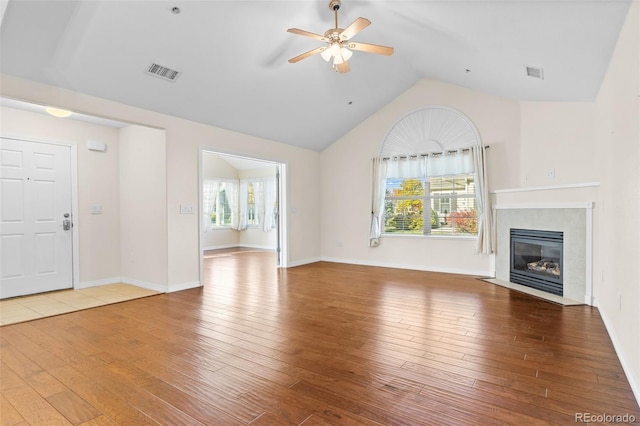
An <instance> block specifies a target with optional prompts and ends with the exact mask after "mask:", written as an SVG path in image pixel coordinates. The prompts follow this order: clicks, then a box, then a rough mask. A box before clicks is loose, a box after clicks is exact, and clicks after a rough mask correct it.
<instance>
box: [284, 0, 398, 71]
mask: <svg viewBox="0 0 640 426" xmlns="http://www.w3.org/2000/svg"><path fill="white" fill-rule="evenodd" d="M341 4H342V2H341V1H340V0H331V1H330V2H329V9H331V10H333V13H334V14H335V25H336V26H335V28H331V29H329V30H327V31H326V32H325V33H324V35H320V34H315V33H311V32H309V31H304V30H300V29H298V28H289V29H288V30H287V31H288V32H290V33H293V34H298V35H301V36H305V37H310V38H313V39H316V40H320V41H324V42H325V43H327V45H326V46H322V47H318V48H315V49H313V50H310V51H308V52H305V53H303V54H301V55H298V56H296V57H294V58H291V59H289V62H291V63H292V64H294V63H296V62H299V61H301V60H303V59H305V58H308V57H309V56H313V55H316V54H318V53H319V54H320V56H322V59H324V60H325V61H327V62H329V61H330V60H331V59H333V65H332V68H333V69H334V70H335V71H336V72H339V73H345V72H349V69H350V68H349V62H348V60H349V58H351V55H353V52H351V50H350V49H352V50H359V51H362V52H369V53H376V54H378V55H386V56H389V55H391V54H392V53H393V47H387V46H379V45H377V44H369V43H358V42H355V41H350V40H351V38H352V37H353V36H355V35H356V34H358V33H359V32H360V31H362V30H363V29H365V28H366V27H368V26H369V25H371V21H369V20H368V19H366V18H358V19H356V20H355V21H353V22H352V23H351V24H350V25H349V26H348V27H347V28H345V29H342V28H338V10H339V9H340V6H341Z"/></svg>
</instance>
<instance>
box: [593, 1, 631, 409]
mask: <svg viewBox="0 0 640 426" xmlns="http://www.w3.org/2000/svg"><path fill="white" fill-rule="evenodd" d="M595 105H596V112H595V123H596V126H595V135H596V140H597V142H598V148H599V149H598V151H597V153H598V167H599V168H600V170H601V176H602V177H601V180H602V182H601V194H602V196H601V204H602V207H601V210H602V215H603V216H604V218H605V220H603V221H601V227H600V230H599V231H600V236H601V240H602V247H603V249H601V250H600V251H599V257H600V261H601V263H602V267H601V270H600V273H598V274H596V275H595V277H594V294H595V298H596V304H597V306H598V307H599V308H600V313H601V315H602V318H603V319H604V321H605V324H606V326H607V329H608V331H609V334H610V336H611V339H612V340H613V343H614V346H615V348H616V351H617V352H618V356H619V357H620V360H621V361H622V363H623V366H624V368H625V372H626V373H627V377H628V379H629V382H630V383H631V385H632V387H633V388H634V392H635V395H636V399H637V400H638V401H640V309H639V308H640V263H639V262H638V259H640V245H639V242H640V220H638V215H639V212H640V2H638V1H637V0H636V1H634V2H632V4H631V7H630V9H629V13H628V15H627V18H626V22H625V24H624V26H623V29H622V32H621V33H620V37H619V39H618V43H617V46H616V49H615V51H614V54H613V57H612V59H611V62H610V64H609V69H608V71H607V74H606V77H605V79H604V82H603V84H602V86H601V89H600V92H599V94H598V98H597V100H596V103H595Z"/></svg>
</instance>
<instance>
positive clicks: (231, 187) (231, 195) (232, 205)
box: [225, 180, 240, 229]
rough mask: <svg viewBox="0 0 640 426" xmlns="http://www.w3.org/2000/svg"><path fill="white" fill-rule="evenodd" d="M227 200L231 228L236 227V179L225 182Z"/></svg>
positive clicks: (237, 185) (237, 222)
mask: <svg viewBox="0 0 640 426" xmlns="http://www.w3.org/2000/svg"><path fill="white" fill-rule="evenodd" d="M225 186H226V192H227V201H228V202H229V209H230V210H231V228H232V229H238V225H239V223H240V220H239V219H240V218H239V214H238V213H239V211H238V210H239V209H238V192H239V191H238V187H239V182H238V181H237V180H230V181H228V182H226V185H225Z"/></svg>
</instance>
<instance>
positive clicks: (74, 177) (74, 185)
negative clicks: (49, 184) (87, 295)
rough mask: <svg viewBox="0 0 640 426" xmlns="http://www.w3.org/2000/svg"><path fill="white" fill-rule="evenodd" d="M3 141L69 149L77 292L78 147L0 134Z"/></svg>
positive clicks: (73, 264) (72, 255)
mask: <svg viewBox="0 0 640 426" xmlns="http://www.w3.org/2000/svg"><path fill="white" fill-rule="evenodd" d="M0 137H1V138H3V139H11V140H13V141H17V142H29V143H39V144H46V145H59V146H65V147H69V150H70V156H71V157H70V168H71V170H70V172H71V224H72V226H71V280H72V288H73V289H74V290H77V289H78V288H79V285H80V250H79V247H80V214H79V211H80V208H79V202H78V145H77V144H74V143H69V142H61V141H49V140H42V139H34V138H25V137H20V136H10V135H4V134H0Z"/></svg>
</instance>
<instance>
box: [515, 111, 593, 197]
mask: <svg viewBox="0 0 640 426" xmlns="http://www.w3.org/2000/svg"><path fill="white" fill-rule="evenodd" d="M521 112H522V117H521V142H522V146H521V152H520V154H521V155H520V164H521V172H520V182H521V185H520V186H522V187H540V186H556V185H566V184H575V183H585V182H599V181H600V167H598V160H599V158H600V155H599V153H600V151H602V150H605V149H606V147H605V146H604V145H602V144H600V143H598V142H597V141H596V138H595V135H594V125H595V124H594V118H595V105H594V104H593V103H592V102H581V103H577V102H522V104H521ZM550 172H553V173H550ZM550 174H553V176H550Z"/></svg>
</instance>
